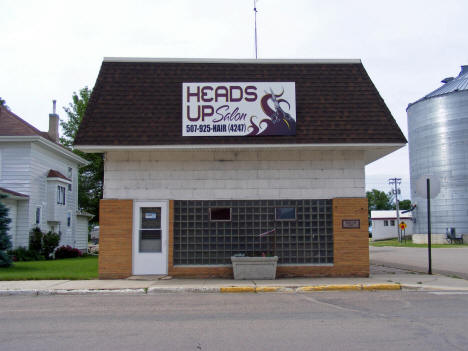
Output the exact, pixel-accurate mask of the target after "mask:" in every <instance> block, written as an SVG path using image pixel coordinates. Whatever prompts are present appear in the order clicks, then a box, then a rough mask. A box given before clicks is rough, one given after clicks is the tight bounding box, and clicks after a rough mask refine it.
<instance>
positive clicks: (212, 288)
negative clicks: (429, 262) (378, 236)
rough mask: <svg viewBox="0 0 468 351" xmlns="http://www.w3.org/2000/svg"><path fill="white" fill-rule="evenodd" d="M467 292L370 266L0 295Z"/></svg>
mask: <svg viewBox="0 0 468 351" xmlns="http://www.w3.org/2000/svg"><path fill="white" fill-rule="evenodd" d="M397 289H423V290H451V291H468V280H465V279H456V278H451V277H448V276H443V275H427V274H419V273H414V272H411V271H406V270H401V269H393V268H386V267H381V266H375V265H374V266H371V276H370V277H369V278H286V279H276V280H255V281H252V280H232V279H182V278H173V279H167V277H166V278H165V279H160V278H157V277H152V278H150V279H148V278H147V277H132V279H117V280H35V281H34V280H33V281H0V295H31V296H34V295H61V294H115V293H118V294H136V295H147V294H148V295H149V294H156V293H162V292H166V293H174V292H180V293H190V292H191V293H228V292H257V293H263V292H289V293H305V292H311V291H324V290H397Z"/></svg>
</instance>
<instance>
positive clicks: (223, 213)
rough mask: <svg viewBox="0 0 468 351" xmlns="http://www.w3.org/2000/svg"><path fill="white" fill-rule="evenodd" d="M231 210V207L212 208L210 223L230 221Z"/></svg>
mask: <svg viewBox="0 0 468 351" xmlns="http://www.w3.org/2000/svg"><path fill="white" fill-rule="evenodd" d="M230 220H231V208H230V207H215V208H210V221H230Z"/></svg>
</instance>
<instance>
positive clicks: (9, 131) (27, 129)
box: [0, 106, 53, 141]
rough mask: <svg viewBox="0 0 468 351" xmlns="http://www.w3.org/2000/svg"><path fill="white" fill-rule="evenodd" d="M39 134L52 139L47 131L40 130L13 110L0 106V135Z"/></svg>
mask: <svg viewBox="0 0 468 351" xmlns="http://www.w3.org/2000/svg"><path fill="white" fill-rule="evenodd" d="M36 135H37V136H41V137H43V138H46V139H48V140H50V141H53V140H52V139H51V138H50V136H49V133H47V132H41V131H40V130H39V129H37V128H35V127H33V126H32V125H30V124H29V123H28V122H26V121H24V120H23V119H21V118H20V117H18V116H17V115H15V114H14V113H13V112H11V111H9V110H7V109H6V108H5V107H1V106H0V136H36Z"/></svg>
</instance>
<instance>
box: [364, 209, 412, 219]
mask: <svg viewBox="0 0 468 351" xmlns="http://www.w3.org/2000/svg"><path fill="white" fill-rule="evenodd" d="M402 212H403V211H402V210H400V219H412V218H413V214H412V213H411V212H406V213H402ZM396 218H397V211H396V210H389V211H371V219H380V220H382V219H396Z"/></svg>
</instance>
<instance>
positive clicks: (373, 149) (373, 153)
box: [75, 143, 406, 165]
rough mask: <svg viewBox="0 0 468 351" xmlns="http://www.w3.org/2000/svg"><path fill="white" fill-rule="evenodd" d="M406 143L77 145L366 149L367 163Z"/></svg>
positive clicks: (97, 148)
mask: <svg viewBox="0 0 468 351" xmlns="http://www.w3.org/2000/svg"><path fill="white" fill-rule="evenodd" d="M405 145H406V143H336V144H331V143H328V144H222V145H219V144H217V145H213V144H201V145H75V147H76V148H77V149H78V150H81V151H83V152H86V153H104V152H108V151H149V150H236V149H237V150H246V149H289V150H294V149H297V150H304V149H307V150H362V151H365V163H366V165H367V164H369V163H372V162H374V161H376V160H378V159H379V158H381V157H384V156H386V155H388V154H390V153H392V152H394V151H396V150H398V149H400V148H402V147H404V146H405Z"/></svg>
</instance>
